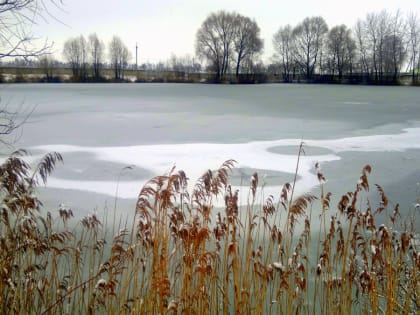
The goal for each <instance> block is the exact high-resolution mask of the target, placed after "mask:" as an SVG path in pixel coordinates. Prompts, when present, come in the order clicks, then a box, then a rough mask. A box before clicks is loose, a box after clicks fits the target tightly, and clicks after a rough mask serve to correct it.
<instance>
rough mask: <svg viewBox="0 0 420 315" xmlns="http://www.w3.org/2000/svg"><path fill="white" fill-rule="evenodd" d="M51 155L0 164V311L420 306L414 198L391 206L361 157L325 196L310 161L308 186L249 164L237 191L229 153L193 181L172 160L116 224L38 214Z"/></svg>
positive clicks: (62, 213) (66, 212) (403, 310)
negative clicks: (312, 188)
mask: <svg viewBox="0 0 420 315" xmlns="http://www.w3.org/2000/svg"><path fill="white" fill-rule="evenodd" d="M301 153H302V151H301V150H300V153H299V156H300V154H301ZM60 161H61V156H60V155H59V154H56V153H53V154H48V155H47V156H46V157H45V158H44V159H43V160H42V161H41V163H40V164H39V165H38V166H37V167H36V168H35V171H33V172H32V171H31V170H30V168H29V166H28V165H27V164H26V163H25V162H24V160H23V159H22V158H21V156H19V154H14V155H12V156H11V157H10V158H9V159H8V160H7V161H5V162H4V163H3V164H2V165H1V166H0V197H1V199H0V200H1V203H0V247H1V248H0V313H1V314H104V313H107V314H371V313H372V314H384V313H385V314H418V312H419V308H420V292H419V274H420V252H419V248H418V247H419V240H418V234H416V233H418V231H416V230H415V227H416V216H415V215H416V211H417V210H416V209H411V210H410V211H411V212H410V213H409V215H408V217H407V218H402V216H401V214H400V211H399V208H398V206H396V207H395V208H394V209H391V208H390V204H389V201H388V199H387V197H386V194H385V192H384V191H383V189H382V187H381V186H379V185H375V186H374V187H371V186H370V183H369V181H368V174H369V173H370V172H371V167H370V166H369V165H367V166H366V167H364V168H363V170H362V173H361V175H360V178H359V181H358V182H357V184H356V185H355V188H354V190H353V191H351V192H347V193H345V194H344V195H343V196H342V197H341V199H340V201H339V203H338V205H337V206H336V207H335V206H332V205H331V193H326V192H324V189H325V188H324V181H325V177H324V175H323V173H322V171H321V169H320V167H319V165H317V176H318V179H319V180H320V187H321V189H320V195H319V196H314V195H311V194H307V195H303V196H295V195H294V194H293V192H294V187H295V184H296V181H295V180H294V181H292V183H291V184H289V183H286V184H285V185H283V186H282V187H279V196H278V198H277V197H275V196H271V195H270V196H265V195H264V183H262V184H261V183H260V182H259V177H258V174H257V173H255V174H253V176H252V177H251V180H250V187H249V189H243V190H242V191H238V190H236V191H234V190H233V189H232V187H231V186H230V184H229V174H230V172H231V170H232V168H233V167H234V165H235V161H233V160H228V161H226V162H225V163H223V164H222V165H221V167H220V168H219V169H218V170H216V171H211V170H208V171H207V172H205V173H204V175H203V176H202V177H201V178H200V179H199V180H198V181H197V183H195V185H194V186H193V187H192V189H188V178H187V175H186V174H185V173H184V172H183V171H177V170H175V169H172V170H171V171H170V172H169V173H168V174H165V175H162V176H158V177H155V178H153V179H151V180H150V181H149V182H148V183H147V184H146V185H145V186H144V187H143V188H142V189H141V191H140V193H139V196H138V199H137V203H136V208H135V209H133V218H132V219H131V220H128V221H127V223H124V221H123V220H122V219H120V220H119V221H118V222H116V221H115V220H114V222H106V217H105V218H104V219H102V218H100V217H99V216H98V214H96V213H92V214H90V215H88V216H86V217H84V218H82V219H81V220H80V221H78V222H73V220H74V219H73V213H72V211H71V209H68V208H66V207H65V206H61V207H60V208H59V209H58V211H57V213H55V214H52V213H49V212H47V213H46V212H45V210H43V208H42V204H41V202H40V200H39V199H38V197H37V194H36V187H37V185H38V184H40V183H42V182H45V181H46V180H47V177H48V175H49V174H50V173H51V171H52V170H53V168H54V166H55V164H56V163H57V162H60ZM298 167H299V164H298V163H297V170H298ZM371 188H374V189H375V190H376V191H377V193H378V196H379V199H380V203H379V204H377V205H375V204H372V203H371V202H370V201H369V199H368V197H367V194H366V192H367V191H369V190H370V189H371ZM240 194H247V196H248V198H247V200H248V201H247V202H246V203H245V204H243V205H242V204H240V202H239V200H240V198H239V197H240ZM220 202H221V203H223V205H224V206H223V207H216V205H217V204H218V203H220ZM381 218H382V219H381ZM378 220H383V222H385V223H384V224H380V225H379V224H377V223H376V222H377V221H378ZM128 222H130V223H128ZM110 226H111V228H110Z"/></svg>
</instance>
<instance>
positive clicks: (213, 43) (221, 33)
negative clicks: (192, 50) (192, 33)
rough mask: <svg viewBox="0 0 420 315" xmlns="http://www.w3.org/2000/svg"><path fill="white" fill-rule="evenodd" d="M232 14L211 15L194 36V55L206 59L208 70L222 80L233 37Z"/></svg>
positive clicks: (226, 67)
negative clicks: (208, 65) (211, 70)
mask: <svg viewBox="0 0 420 315" xmlns="http://www.w3.org/2000/svg"><path fill="white" fill-rule="evenodd" d="M235 15H236V14H234V13H227V12H225V11H219V12H217V13H211V14H210V15H209V16H208V17H207V18H206V20H205V21H204V22H203V24H202V25H201V27H200V29H199V30H198V32H197V35H196V53H197V55H198V56H199V57H201V58H204V59H206V60H207V61H208V62H209V64H210V68H211V69H213V71H215V72H216V75H217V78H218V79H219V80H222V79H223V78H224V77H225V75H226V73H227V72H228V70H229V61H230V57H231V54H232V43H233V38H234V36H235V27H234V26H235V25H234V23H233V21H234V18H235Z"/></svg>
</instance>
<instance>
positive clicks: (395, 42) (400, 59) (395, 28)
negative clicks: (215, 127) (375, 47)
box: [384, 10, 407, 82]
mask: <svg viewBox="0 0 420 315" xmlns="http://www.w3.org/2000/svg"><path fill="white" fill-rule="evenodd" d="M390 21H391V23H390V25H389V34H387V35H386V36H385V38H384V71H385V73H392V79H393V81H394V82H396V81H397V79H398V77H399V74H400V71H401V67H402V65H403V63H404V62H405V59H406V56H407V45H406V39H405V34H406V30H407V28H406V23H405V21H404V19H403V18H402V14H401V11H400V10H397V12H396V13H395V15H394V16H392V17H391V19H390Z"/></svg>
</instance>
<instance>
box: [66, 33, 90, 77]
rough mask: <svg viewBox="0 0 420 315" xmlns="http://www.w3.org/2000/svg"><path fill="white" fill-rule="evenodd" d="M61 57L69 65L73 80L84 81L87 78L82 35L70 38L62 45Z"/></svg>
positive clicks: (85, 55) (85, 54) (85, 45)
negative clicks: (62, 56)
mask: <svg viewBox="0 0 420 315" xmlns="http://www.w3.org/2000/svg"><path fill="white" fill-rule="evenodd" d="M63 55H64V58H65V59H66V60H67V62H68V63H69V64H70V66H71V69H72V73H73V78H74V79H76V80H81V81H84V80H86V78H87V57H88V51H87V42H86V40H85V38H84V37H83V35H80V36H79V37H75V38H70V39H68V40H67V41H66V42H65V43H64V48H63Z"/></svg>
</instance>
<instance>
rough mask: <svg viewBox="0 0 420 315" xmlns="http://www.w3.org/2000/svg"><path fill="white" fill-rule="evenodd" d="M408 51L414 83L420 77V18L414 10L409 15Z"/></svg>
mask: <svg viewBox="0 0 420 315" xmlns="http://www.w3.org/2000/svg"><path fill="white" fill-rule="evenodd" d="M408 53H409V56H410V62H409V67H410V68H411V75H412V81H413V83H414V82H416V81H417V80H418V78H419V73H418V69H420V20H419V18H418V16H417V15H416V14H414V13H413V12H411V13H410V14H409V15H408Z"/></svg>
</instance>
